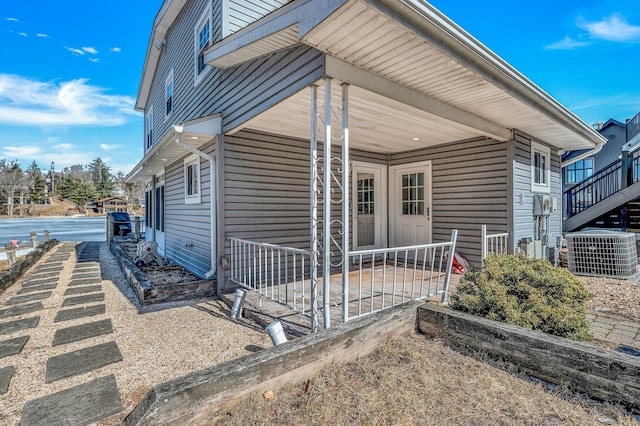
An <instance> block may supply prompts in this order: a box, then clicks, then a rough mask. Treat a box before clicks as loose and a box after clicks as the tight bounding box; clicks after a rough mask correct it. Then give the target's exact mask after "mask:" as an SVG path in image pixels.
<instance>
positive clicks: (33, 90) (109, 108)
mask: <svg viewBox="0 0 640 426" xmlns="http://www.w3.org/2000/svg"><path fill="white" fill-rule="evenodd" d="M134 103H135V101H134V99H133V98H132V97H130V96H122V95H110V94H107V93H105V90H104V89H103V88H100V87H97V86H92V85H89V84H88V80H87V79H77V80H70V81H64V82H59V83H56V82H40V81H35V80H30V79H27V78H24V77H20V76H15V75H10V74H0V123H4V124H6V125H12V126H32V127H45V128H48V127H51V126H94V127H110V126H119V125H122V124H125V123H127V122H129V121H130V119H131V118H132V117H134V116H139V113H138V112H135V111H134V110H133V107H134Z"/></svg>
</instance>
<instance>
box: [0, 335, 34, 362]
mask: <svg viewBox="0 0 640 426" xmlns="http://www.w3.org/2000/svg"><path fill="white" fill-rule="evenodd" d="M27 340H29V336H21V337H16V338H13V339H8V340H3V341H2V342H0V358H4V357H7V356H13V355H18V354H19V353H20V352H22V348H24V345H26V344H27Z"/></svg>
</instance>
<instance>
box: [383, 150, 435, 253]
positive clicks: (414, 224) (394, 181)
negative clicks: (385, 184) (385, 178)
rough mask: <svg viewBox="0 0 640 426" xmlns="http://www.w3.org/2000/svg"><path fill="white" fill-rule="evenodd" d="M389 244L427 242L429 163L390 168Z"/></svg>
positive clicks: (428, 242)
mask: <svg viewBox="0 0 640 426" xmlns="http://www.w3.org/2000/svg"><path fill="white" fill-rule="evenodd" d="M390 172H391V173H390V179H391V191H390V193H391V195H390V197H391V206H390V209H389V210H390V215H391V223H390V226H389V229H390V233H391V244H392V246H393V247H404V246H412V245H418V244H430V243H431V161H422V162H419V163H411V164H405V165H401V166H393V167H391V169H390Z"/></svg>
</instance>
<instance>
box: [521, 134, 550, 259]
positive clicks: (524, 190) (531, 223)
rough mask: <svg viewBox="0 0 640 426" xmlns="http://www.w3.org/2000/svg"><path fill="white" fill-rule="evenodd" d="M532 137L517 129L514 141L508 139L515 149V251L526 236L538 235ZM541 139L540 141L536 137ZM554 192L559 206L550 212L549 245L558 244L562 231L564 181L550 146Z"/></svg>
mask: <svg viewBox="0 0 640 426" xmlns="http://www.w3.org/2000/svg"><path fill="white" fill-rule="evenodd" d="M531 142H532V141H531V139H530V138H529V137H528V136H526V135H523V134H520V133H516V139H515V141H511V142H509V145H510V149H511V150H512V151H513V164H512V166H511V170H512V173H513V207H512V208H513V213H512V215H513V218H514V220H513V228H512V230H510V231H509V232H510V233H512V234H513V238H512V239H511V240H510V241H512V244H513V247H512V249H513V250H514V251H516V250H517V249H518V246H519V242H520V241H521V240H522V239H523V238H531V239H533V238H534V236H535V233H536V232H535V226H536V224H535V220H534V215H533V201H534V200H533V199H534V196H535V193H534V192H533V191H532V190H531ZM536 142H538V143H541V142H539V141H536ZM550 182H551V185H550V187H551V192H550V193H549V194H548V196H550V197H553V198H556V199H557V203H558V204H557V206H558V209H557V211H556V212H552V213H551V214H550V215H549V221H548V228H547V229H548V247H552V248H555V247H556V246H557V244H556V242H557V241H556V240H557V238H558V237H559V236H561V235H562V185H561V170H560V157H559V156H558V154H557V152H555V150H554V149H551V181H550Z"/></svg>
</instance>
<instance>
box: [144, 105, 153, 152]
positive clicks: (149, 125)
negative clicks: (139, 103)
mask: <svg viewBox="0 0 640 426" xmlns="http://www.w3.org/2000/svg"><path fill="white" fill-rule="evenodd" d="M144 139H145V148H146V149H149V148H151V145H153V106H151V108H149V112H148V113H147V117H146V119H145V138H144Z"/></svg>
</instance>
